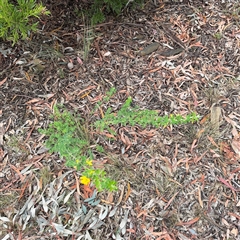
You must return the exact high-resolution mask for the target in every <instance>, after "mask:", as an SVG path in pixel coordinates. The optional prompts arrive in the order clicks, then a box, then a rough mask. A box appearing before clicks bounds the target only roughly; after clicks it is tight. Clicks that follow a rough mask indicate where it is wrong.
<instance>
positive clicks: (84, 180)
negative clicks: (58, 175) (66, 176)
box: [80, 176, 91, 185]
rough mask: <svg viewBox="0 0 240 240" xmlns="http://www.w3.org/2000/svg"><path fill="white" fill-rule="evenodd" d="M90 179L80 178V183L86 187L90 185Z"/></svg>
mask: <svg viewBox="0 0 240 240" xmlns="http://www.w3.org/2000/svg"><path fill="white" fill-rule="evenodd" d="M90 181H91V180H90V178H88V177H85V176H82V177H80V183H82V184H83V185H88V184H89V183H90Z"/></svg>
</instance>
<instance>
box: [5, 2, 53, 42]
mask: <svg viewBox="0 0 240 240" xmlns="http://www.w3.org/2000/svg"><path fill="white" fill-rule="evenodd" d="M41 14H50V12H49V11H47V10H46V8H45V7H43V5H42V4H41V3H40V4H36V1H35V0H17V5H16V4H12V3H10V2H9V1H8V0H0V37H1V38H3V39H6V40H9V41H12V42H13V45H14V44H15V43H16V42H17V41H18V40H19V39H21V38H22V39H26V38H27V36H28V32H29V31H33V32H35V31H37V25H38V22H34V23H32V22H31V21H30V18H32V17H35V18H39V17H40V15H41Z"/></svg>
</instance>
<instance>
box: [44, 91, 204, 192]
mask: <svg viewBox="0 0 240 240" xmlns="http://www.w3.org/2000/svg"><path fill="white" fill-rule="evenodd" d="M115 92H116V89H115V88H111V89H110V90H109V91H108V92H107V93H106V97H104V98H103V100H102V101H101V102H99V103H98V104H97V105H96V107H95V108H94V109H95V110H96V109H98V108H101V106H102V104H103V103H104V102H108V101H109V100H110V98H111V97H112V96H113V94H114V93H115ZM131 103H132V98H131V97H129V98H128V99H127V100H126V102H125V103H124V104H123V105H122V107H121V109H120V110H119V111H118V112H117V113H113V112H112V110H111V108H108V109H107V111H106V113H105V116H104V117H103V118H102V119H101V120H98V121H96V122H95V123H94V124H93V127H95V128H97V129H98V130H100V131H104V130H105V129H107V130H108V131H109V132H111V133H112V134H115V132H113V130H111V129H110V127H111V126H113V125H118V124H121V125H122V126H126V125H131V126H134V125H136V124H138V125H139V126H141V127H143V128H145V127H147V126H152V127H157V128H158V127H161V126H163V127H166V126H167V125H176V124H186V123H193V122H195V121H197V120H198V119H199V116H197V115H196V113H190V114H189V115H187V116H186V117H183V116H181V115H170V116H164V117H160V116H158V112H157V111H154V110H148V109H146V110H140V109H139V108H138V107H132V106H131ZM60 110H61V109H60V108H59V107H56V106H55V108H54V114H53V122H52V123H51V124H49V126H48V128H47V129H45V130H40V132H41V133H43V134H45V135H46V136H47V137H48V139H47V141H46V146H47V147H48V148H49V151H50V152H52V153H53V152H57V153H59V154H60V156H61V157H63V158H65V159H66V166H68V167H73V168H75V169H76V170H78V171H81V172H82V177H81V178H80V182H81V183H82V184H85V185H87V184H89V183H90V181H92V183H93V184H94V185H95V187H96V188H97V189H98V190H99V191H102V190H104V189H106V190H110V191H113V190H116V189H117V187H116V182H115V181H113V180H111V179H110V178H108V177H106V172H105V171H104V170H102V169H96V168H94V166H93V164H92V159H93V152H92V149H93V146H90V145H91V142H90V137H89V133H88V131H89V130H88V129H89V127H88V126H87V125H86V123H85V121H84V120H83V119H81V118H80V117H79V116H74V115H73V114H71V113H70V112H68V111H66V110H62V111H60ZM95 151H97V152H98V153H100V154H101V153H104V152H105V151H104V148H103V147H102V146H100V145H98V144H96V145H95Z"/></svg>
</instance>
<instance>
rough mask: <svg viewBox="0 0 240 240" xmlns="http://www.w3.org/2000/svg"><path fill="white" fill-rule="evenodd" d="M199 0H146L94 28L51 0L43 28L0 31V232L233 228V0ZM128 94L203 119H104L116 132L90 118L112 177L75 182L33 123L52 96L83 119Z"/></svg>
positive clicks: (237, 218)
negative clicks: (111, 184)
mask: <svg viewBox="0 0 240 240" xmlns="http://www.w3.org/2000/svg"><path fill="white" fill-rule="evenodd" d="M163 2H164V1H163ZM193 2H194V3H192V4H191V3H178V4H177V3H173V2H171V1H170V2H169V1H168V2H166V3H161V2H160V1H159V2H158V1H156V2H155V3H156V5H155V4H154V3H151V1H148V2H147V3H146V4H145V6H144V8H140V9H138V10H129V9H125V10H124V12H123V13H122V14H121V15H120V16H118V17H117V18H113V17H111V16H108V17H107V19H106V21H105V22H104V23H102V24H98V25H97V26H96V27H95V28H91V27H89V26H88V25H87V24H86V22H85V20H84V19H83V18H82V14H81V11H76V9H77V1H75V2H74V3H67V1H66V2H64V3H63V2H62V1H60V2H58V3H54V4H53V3H50V1H49V3H48V2H47V1H45V4H46V6H47V8H48V9H49V10H50V11H51V13H52V15H51V16H49V17H44V18H43V19H42V21H41V22H40V29H41V30H40V31H39V33H37V34H34V35H31V39H28V40H26V41H21V42H19V43H18V44H17V45H16V46H14V47H12V46H11V44H10V43H7V42H2V43H1V46H0V238H1V239H4V240H6V239H25V240H26V239H95V240H97V239H100V240H105V239H106V240H107V239H118V240H120V239H126V240H128V239H129V240H130V239H132V240H136V239H145V240H148V239H156V240H160V239H166V240H188V239H199V240H201V239H214V240H215V239H219V240H220V239H221V240H222V239H240V194H239V191H240V134H239V132H240V3H239V2H238V1H233V0H232V1H225V2H226V3H223V2H224V1H221V0H209V1H208V3H206V4H203V3H202V1H193ZM156 42H157V43H158V44H159V45H158V48H157V49H151V48H149V47H148V46H151V47H152V46H156ZM153 43H155V44H154V45H152V44H153ZM146 47H148V48H146ZM149 49H150V50H149ZM113 87H114V88H115V89H116V93H115V94H114V95H113V96H112V97H111V98H110V99H109V101H107V102H104V103H103V104H102V105H101V108H97V109H96V108H95V106H96V103H99V102H100V101H101V100H102V99H103V98H104V97H105V96H106V93H107V92H108V91H109V89H111V88H113ZM130 96H131V97H132V100H133V103H132V104H133V105H134V106H139V108H140V109H142V110H144V109H149V110H156V111H158V114H159V116H166V115H167V116H169V115H170V114H180V115H182V116H185V115H186V114H189V113H191V112H196V113H197V114H198V115H199V116H200V119H199V121H198V122H197V123H188V124H185V125H171V126H167V127H160V128H154V127H151V126H148V127H147V128H141V127H140V126H138V125H137V124H136V126H128V125H127V126H122V125H117V126H111V128H112V130H113V131H115V132H116V136H115V140H114V141H113V140H111V141H110V140H109V139H108V136H109V135H108V134H109V133H108V132H106V131H105V132H102V133H97V134H96V132H94V131H93V130H91V129H89V134H90V135H91V144H92V145H94V144H99V145H101V146H102V147H103V148H104V151H105V154H98V153H94V162H95V164H98V165H99V166H101V167H104V169H105V170H106V172H107V174H108V175H109V176H110V177H111V178H112V179H115V180H116V181H117V183H118V191H115V192H107V191H103V192H97V191H95V189H94V186H92V185H90V186H88V187H86V186H83V185H81V184H80V183H79V177H80V176H81V171H76V170H75V169H71V168H67V167H66V166H65V160H64V159H62V158H61V157H60V156H59V155H58V154H57V153H54V154H51V153H49V152H48V150H47V149H46V147H45V140H46V138H45V137H44V135H42V134H41V133H39V131H38V129H41V128H46V127H47V126H48V124H49V123H50V122H51V121H52V120H51V117H50V116H51V114H52V113H53V106H54V105H55V104H56V103H61V104H63V105H64V106H65V108H66V109H67V110H68V111H70V112H77V113H78V114H79V115H80V116H81V118H83V119H85V121H86V122H88V123H89V124H91V123H92V122H93V121H94V120H96V119H100V118H101V117H103V116H104V113H105V112H106V110H107V109H108V108H109V107H111V108H112V111H113V112H116V113H117V111H118V110H119V109H120V108H121V106H122V104H123V103H124V102H125V100H126V99H127V98H128V97H130ZM100 110H101V111H100ZM91 197H92V200H93V201H91ZM89 198H90V200H89Z"/></svg>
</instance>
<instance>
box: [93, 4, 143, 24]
mask: <svg viewBox="0 0 240 240" xmlns="http://www.w3.org/2000/svg"><path fill="white" fill-rule="evenodd" d="M141 2H143V0H94V2H93V4H92V6H91V9H90V14H91V15H92V17H91V22H92V24H93V25H95V24H97V23H100V22H103V21H104V20H105V15H104V14H108V13H110V12H112V13H114V14H116V15H119V14H120V13H121V11H122V10H123V9H124V8H125V7H127V6H128V4H129V3H131V4H134V5H136V4H140V3H141Z"/></svg>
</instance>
